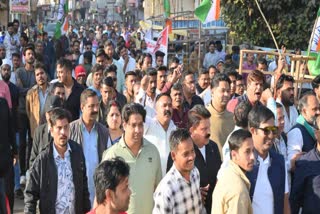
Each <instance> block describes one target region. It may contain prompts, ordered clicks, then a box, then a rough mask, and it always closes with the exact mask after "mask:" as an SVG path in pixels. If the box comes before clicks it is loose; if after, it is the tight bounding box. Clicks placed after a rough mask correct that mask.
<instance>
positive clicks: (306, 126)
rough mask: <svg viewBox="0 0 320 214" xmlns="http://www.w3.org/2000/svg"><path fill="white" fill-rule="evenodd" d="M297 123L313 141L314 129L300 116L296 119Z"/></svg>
mask: <svg viewBox="0 0 320 214" xmlns="http://www.w3.org/2000/svg"><path fill="white" fill-rule="evenodd" d="M297 123H299V124H301V125H303V126H304V127H305V128H306V129H307V132H308V133H309V134H310V135H311V137H312V138H313V139H316V137H315V135H314V128H313V127H312V126H311V125H310V123H308V122H307V121H306V119H304V117H303V116H302V115H301V114H300V115H299V117H298V118H297Z"/></svg>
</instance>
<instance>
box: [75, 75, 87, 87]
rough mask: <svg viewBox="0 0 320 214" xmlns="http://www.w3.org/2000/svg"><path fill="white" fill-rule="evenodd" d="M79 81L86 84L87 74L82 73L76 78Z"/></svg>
mask: <svg viewBox="0 0 320 214" xmlns="http://www.w3.org/2000/svg"><path fill="white" fill-rule="evenodd" d="M76 80H77V83H79V84H80V85H84V84H85V83H86V76H85V75H80V76H78V77H77V78H76Z"/></svg>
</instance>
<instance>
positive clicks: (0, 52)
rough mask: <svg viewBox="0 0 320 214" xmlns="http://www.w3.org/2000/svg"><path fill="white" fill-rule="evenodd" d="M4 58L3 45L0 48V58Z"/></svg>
mask: <svg viewBox="0 0 320 214" xmlns="http://www.w3.org/2000/svg"><path fill="white" fill-rule="evenodd" d="M4 58H6V49H5V48H4V47H1V48H0V59H4Z"/></svg>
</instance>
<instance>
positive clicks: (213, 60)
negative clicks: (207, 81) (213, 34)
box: [203, 41, 220, 69]
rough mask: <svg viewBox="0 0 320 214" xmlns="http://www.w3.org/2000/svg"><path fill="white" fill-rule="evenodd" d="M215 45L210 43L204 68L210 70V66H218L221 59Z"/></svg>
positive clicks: (212, 42)
mask: <svg viewBox="0 0 320 214" xmlns="http://www.w3.org/2000/svg"><path fill="white" fill-rule="evenodd" d="M214 47H215V43H214V41H211V42H210V43H209V52H208V53H206V55H205V56H204V60H203V67H204V68H205V69H208V68H209V66H210V65H215V64H217V62H218V60H219V59H220V58H219V56H218V55H217V54H216V53H215V51H214Z"/></svg>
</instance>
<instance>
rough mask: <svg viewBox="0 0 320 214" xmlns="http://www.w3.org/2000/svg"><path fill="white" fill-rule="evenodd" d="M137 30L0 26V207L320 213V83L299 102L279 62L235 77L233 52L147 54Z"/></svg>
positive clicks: (248, 62)
mask: <svg viewBox="0 0 320 214" xmlns="http://www.w3.org/2000/svg"><path fill="white" fill-rule="evenodd" d="M144 36H145V35H144V32H143V31H142V29H141V28H138V29H133V28H130V29H128V28H126V27H123V28H122V29H121V28H120V26H118V25H110V24H107V25H98V26H96V27H95V28H90V27H89V26H79V27H78V28H77V27H71V28H70V31H69V33H68V34H67V35H63V36H62V37H61V38H59V39H54V38H50V37H48V34H47V33H46V32H43V33H42V34H41V35H40V36H39V37H38V38H37V40H34V39H31V38H29V37H28V36H27V34H25V33H24V32H23V31H21V30H20V28H19V21H18V20H14V21H13V22H10V23H8V25H7V32H6V34H5V37H4V38H3V43H2V44H0V70H1V79H2V80H0V130H1V131H0V139H1V140H0V146H1V149H0V160H1V164H0V213H10V212H11V213H12V212H13V207H14V200H15V198H18V199H24V205H25V207H24V212H25V213H37V212H40V213H57V214H58V213H70V214H71V213H77V214H82V213H90V214H95V213H96V214H100V213H114V214H118V213H128V214H151V213H154V214H156V213H166V214H167V213H197V214H210V213H212V214H215V213H239V214H244V213H259V214H272V213H274V214H283V213H285V214H288V213H294V214H296V213H300V212H301V211H302V213H317V212H318V210H319V208H320V207H319V206H320V203H318V202H320V197H319V195H320V188H319V186H320V185H319V184H320V183H319V182H320V181H319V179H320V161H319V160H320V117H319V115H320V106H319V102H320V88H319V86H320V76H317V77H315V78H314V79H313V81H312V83H311V84H310V85H307V84H304V85H303V86H301V87H303V89H302V93H301V96H300V97H297V95H296V94H295V93H294V85H295V84H294V83H295V80H294V78H293V77H292V76H290V75H287V74H284V72H283V71H284V70H286V69H287V68H288V66H289V64H290V59H285V58H283V57H281V56H280V57H276V58H275V59H274V60H273V61H271V62H268V61H267V59H266V56H265V55H256V54H251V53H248V54H246V56H245V61H244V64H243V65H242V67H243V69H244V70H250V72H249V73H244V74H239V73H238V71H237V70H238V67H239V50H240V48H239V47H238V46H234V47H232V52H231V53H226V52H225V51H224V50H223V46H222V44H221V42H220V41H208V42H206V43H199V42H194V43H193V44H192V46H193V50H192V52H190V53H187V52H182V51H181V47H180V46H179V45H177V46H176V47H172V50H173V51H176V53H175V54H173V55H172V56H170V57H168V56H165V54H164V53H163V52H161V51H157V52H156V53H155V55H154V56H153V55H152V53H148V51H147V48H146V43H145V41H144ZM199 48H202V49H203V50H204V51H203V52H204V53H205V54H203V56H202V55H201V54H200V56H199V57H198V53H199ZM283 51H285V49H283ZM165 57H168V63H167V65H165V64H164V61H165V60H164V58H165ZM185 58H188V62H189V63H187V64H184V62H183V61H185V60H184V59H185ZM198 65H200V68H198V67H199V66H198ZM301 66H305V65H304V64H301ZM304 69H306V68H304ZM265 71H274V73H273V75H266V74H265Z"/></svg>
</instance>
